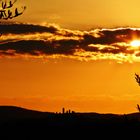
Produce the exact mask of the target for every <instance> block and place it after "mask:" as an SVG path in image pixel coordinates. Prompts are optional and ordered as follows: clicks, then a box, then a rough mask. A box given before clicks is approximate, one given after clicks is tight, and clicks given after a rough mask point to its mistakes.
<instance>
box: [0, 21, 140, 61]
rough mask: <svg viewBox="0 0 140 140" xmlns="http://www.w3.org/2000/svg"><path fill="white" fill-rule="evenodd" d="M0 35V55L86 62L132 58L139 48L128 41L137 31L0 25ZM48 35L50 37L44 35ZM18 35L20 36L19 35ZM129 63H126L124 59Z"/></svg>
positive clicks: (139, 34)
mask: <svg viewBox="0 0 140 140" xmlns="http://www.w3.org/2000/svg"><path fill="white" fill-rule="evenodd" d="M0 30H1V33H4V34H3V35H2V37H1V42H0V56H8V55H9V56H16V55H19V56H20V55H21V56H22V57H23V56H24V55H25V54H26V55H31V56H40V55H44V56H46V57H47V56H53V55H63V56H67V57H69V56H71V57H74V58H78V59H79V58H85V59H87V58H90V59H102V58H103V59H108V58H109V59H111V58H112V59H116V60H117V59H118V60H120V58H121V57H122V58H123V59H124V58H125V59H126V60H127V59H130V57H131V59H136V58H138V57H139V56H140V55H139V54H140V50H139V48H134V47H132V46H131V45H130V42H131V41H132V40H134V39H139V38H140V29H134V28H116V29H95V30H91V31H75V30H68V29H62V28H59V27H57V26H53V25H51V26H50V25H48V26H41V25H31V24H15V23H14V24H0ZM48 33H51V34H48ZM21 34H22V35H21ZM128 61H129V60H128Z"/></svg>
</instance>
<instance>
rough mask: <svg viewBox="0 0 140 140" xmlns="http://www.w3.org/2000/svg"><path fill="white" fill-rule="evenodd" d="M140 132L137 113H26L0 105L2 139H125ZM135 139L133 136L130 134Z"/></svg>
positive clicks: (16, 108) (27, 111)
mask: <svg viewBox="0 0 140 140" xmlns="http://www.w3.org/2000/svg"><path fill="white" fill-rule="evenodd" d="M139 131H140V113H132V114H124V115H117V114H99V113H75V112H73V113H64V114H63V113H58V114H56V113H51V112H39V111H33V110H28V109H24V108H20V107H14V106H0V132H1V133H0V134H1V136H2V134H3V135H4V136H5V137H10V138H11V136H18V135H20V137H24V136H27V135H28V136H30V137H32V138H36V137H41V136H43V137H44V136H48V137H49V136H51V138H53V137H58V138H59V137H61V138H63V137H65V136H66V137H65V138H66V139H68V138H70V137H76V136H78V137H79V138H80V136H81V137H83V136H86V137H87V136H91V135H92V136H98V137H105V136H111V135H112V134H115V137H117V136H119V135H121V136H122V135H125V137H126V136H128V135H129V134H132V135H133V134H134V133H135V134H137V133H138V132H139ZM134 136H136V135H134Z"/></svg>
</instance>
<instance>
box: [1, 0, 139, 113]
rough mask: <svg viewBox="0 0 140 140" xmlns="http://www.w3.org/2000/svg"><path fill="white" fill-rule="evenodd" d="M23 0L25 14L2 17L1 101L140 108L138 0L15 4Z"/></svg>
mask: <svg viewBox="0 0 140 140" xmlns="http://www.w3.org/2000/svg"><path fill="white" fill-rule="evenodd" d="M24 5H26V6H27V9H26V11H25V12H24V13H23V15H21V16H19V17H17V18H15V19H13V20H8V23H3V24H0V31H1V33H2V36H1V41H0V105H16V106H21V107H25V108H29V109H35V110H41V111H53V112H56V111H57V112H59V111H61V108H62V107H65V108H66V109H71V110H74V111H80V112H98V113H121V114H123V113H132V112H136V111H137V110H136V105H137V104H139V103H140V87H139V86H138V84H137V83H136V81H135V75H134V74H135V73H138V74H140V42H139V40H140V28H139V27H140V14H139V13H140V8H139V6H140V1H139V0H117V1H115V0H76V1H75V0H70V1H66V0H40V1H35V0H19V1H18V2H17V3H16V4H15V7H19V9H20V7H21V6H24ZM11 21H12V22H11Z"/></svg>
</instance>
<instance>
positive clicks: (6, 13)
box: [0, 0, 26, 20]
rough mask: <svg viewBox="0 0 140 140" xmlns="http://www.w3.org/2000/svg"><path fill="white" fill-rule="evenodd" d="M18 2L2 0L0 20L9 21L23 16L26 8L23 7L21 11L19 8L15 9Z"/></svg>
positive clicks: (0, 0) (15, 0)
mask: <svg viewBox="0 0 140 140" xmlns="http://www.w3.org/2000/svg"><path fill="white" fill-rule="evenodd" d="M16 2H17V0H9V1H8V2H7V1H3V0H0V19H3V20H8V19H12V18H15V17H17V16H20V15H22V14H23V12H24V11H25V9H26V6H23V7H21V10H19V9H18V8H17V7H15V8H14V4H15V3H16Z"/></svg>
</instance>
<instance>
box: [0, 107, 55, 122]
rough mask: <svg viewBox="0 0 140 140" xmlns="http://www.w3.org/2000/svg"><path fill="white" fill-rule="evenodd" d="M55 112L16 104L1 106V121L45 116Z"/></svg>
mask: <svg viewBox="0 0 140 140" xmlns="http://www.w3.org/2000/svg"><path fill="white" fill-rule="evenodd" d="M51 114H53V113H49V112H39V111H35V110H29V109H25V108H21V107H16V106H0V123H3V122H5V121H12V120H20V119H22V120H23V119H35V118H36V119H37V118H44V117H46V116H48V115H51Z"/></svg>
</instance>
